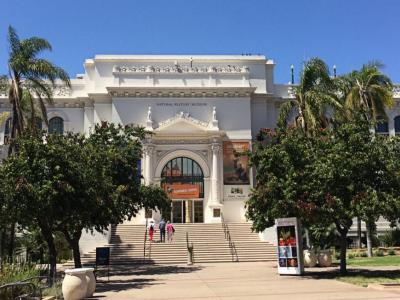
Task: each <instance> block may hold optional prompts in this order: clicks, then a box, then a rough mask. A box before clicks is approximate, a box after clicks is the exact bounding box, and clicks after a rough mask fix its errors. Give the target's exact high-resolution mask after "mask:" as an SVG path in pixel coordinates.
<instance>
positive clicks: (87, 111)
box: [83, 104, 94, 136]
mask: <svg viewBox="0 0 400 300" xmlns="http://www.w3.org/2000/svg"><path fill="white" fill-rule="evenodd" d="M93 113H94V109H93V106H86V104H85V107H84V108H83V132H84V133H85V136H89V134H90V132H91V129H93V127H94V124H93V117H94V115H93Z"/></svg>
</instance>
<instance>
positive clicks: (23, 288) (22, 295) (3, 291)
mask: <svg viewBox="0 0 400 300" xmlns="http://www.w3.org/2000/svg"><path fill="white" fill-rule="evenodd" d="M35 280H36V281H37V283H36V284H35V283H34V282H33V281H35ZM43 280H46V283H45V284H40V283H41V282H43ZM49 283H50V278H49V277H48V276H35V277H30V278H26V279H24V280H21V281H17V282H12V283H7V284H5V285H2V286H0V299H18V300H22V299H42V290H44V289H46V288H49V287H50V284H49Z"/></svg>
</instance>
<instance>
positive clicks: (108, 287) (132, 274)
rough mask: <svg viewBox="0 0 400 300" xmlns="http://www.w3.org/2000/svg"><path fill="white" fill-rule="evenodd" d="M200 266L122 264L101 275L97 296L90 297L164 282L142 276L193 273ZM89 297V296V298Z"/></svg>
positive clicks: (98, 281)
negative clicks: (107, 274)
mask: <svg viewBox="0 0 400 300" xmlns="http://www.w3.org/2000/svg"><path fill="white" fill-rule="evenodd" d="M201 269H202V267H199V266H174V265H171V266H166V265H163V266H161V265H126V266H125V265H121V266H113V267H112V269H111V270H110V281H108V277H107V276H105V274H104V273H103V274H104V275H103V276H101V277H100V276H99V277H98V278H97V286H96V293H95V296H94V297H92V298H90V299H100V298H102V297H104V296H101V295H98V296H97V295H96V294H98V293H104V292H118V291H123V290H130V289H142V288H145V287H148V286H151V285H159V284H164V283H161V282H159V281H158V280H157V279H156V278H149V277H147V278H143V277H141V276H152V275H163V274H180V273H191V272H195V271H199V270H201ZM88 299H89V298H88Z"/></svg>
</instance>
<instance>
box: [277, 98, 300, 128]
mask: <svg viewBox="0 0 400 300" xmlns="http://www.w3.org/2000/svg"><path fill="white" fill-rule="evenodd" d="M295 106H296V104H295V101H292V100H290V101H287V102H285V103H283V104H282V105H281V106H280V109H279V116H278V127H279V128H284V127H286V125H287V121H288V118H289V116H290V114H291V113H292V112H293V108H294V107H295Z"/></svg>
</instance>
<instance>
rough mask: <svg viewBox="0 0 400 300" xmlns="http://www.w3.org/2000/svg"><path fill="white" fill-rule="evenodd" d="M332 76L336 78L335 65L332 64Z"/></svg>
mask: <svg viewBox="0 0 400 300" xmlns="http://www.w3.org/2000/svg"><path fill="white" fill-rule="evenodd" d="M333 78H336V65H333Z"/></svg>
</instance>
